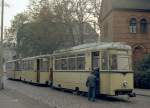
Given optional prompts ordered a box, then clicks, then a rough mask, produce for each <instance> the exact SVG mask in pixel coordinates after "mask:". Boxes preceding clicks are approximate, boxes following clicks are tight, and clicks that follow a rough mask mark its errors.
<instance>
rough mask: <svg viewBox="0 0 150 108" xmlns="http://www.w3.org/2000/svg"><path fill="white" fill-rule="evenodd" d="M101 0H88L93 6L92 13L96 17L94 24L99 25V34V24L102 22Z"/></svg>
mask: <svg viewBox="0 0 150 108" xmlns="http://www.w3.org/2000/svg"><path fill="white" fill-rule="evenodd" d="M101 1H102V0H90V3H91V6H92V8H93V11H92V14H93V16H94V18H95V19H96V26H98V27H99V35H100V34H101V33H100V31H101V24H102V15H101V14H102V9H101V4H102V3H101Z"/></svg>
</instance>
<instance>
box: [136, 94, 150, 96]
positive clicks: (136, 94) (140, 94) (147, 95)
mask: <svg viewBox="0 0 150 108" xmlns="http://www.w3.org/2000/svg"><path fill="white" fill-rule="evenodd" d="M136 95H139V96H145V97H150V95H145V94H139V93H136Z"/></svg>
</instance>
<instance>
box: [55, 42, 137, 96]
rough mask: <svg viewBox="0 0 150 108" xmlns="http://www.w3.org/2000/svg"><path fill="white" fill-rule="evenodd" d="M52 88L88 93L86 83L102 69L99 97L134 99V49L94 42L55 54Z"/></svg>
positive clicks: (118, 44) (126, 46)
mask: <svg viewBox="0 0 150 108" xmlns="http://www.w3.org/2000/svg"><path fill="white" fill-rule="evenodd" d="M53 58H54V59H53V64H54V65H53V69H54V70H53V86H55V87H59V88H67V89H72V90H76V91H82V92H87V91H88V90H87V87H86V80H87V77H88V76H89V74H90V72H91V71H92V69H94V68H99V70H100V71H99V75H97V78H99V83H98V84H97V86H98V89H97V90H96V91H97V92H98V94H104V95H111V96H114V95H129V96H135V95H134V93H133V92H132V91H133V70H132V62H131V60H132V50H131V47H130V46H128V45H124V44H121V43H92V44H87V45H80V46H76V47H73V48H70V49H66V50H59V51H55V52H54V57H53Z"/></svg>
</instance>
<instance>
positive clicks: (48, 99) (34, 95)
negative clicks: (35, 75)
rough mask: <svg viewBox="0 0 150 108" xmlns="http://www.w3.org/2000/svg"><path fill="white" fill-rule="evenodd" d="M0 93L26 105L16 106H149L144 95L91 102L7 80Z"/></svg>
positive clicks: (122, 107) (148, 100) (146, 107)
mask: <svg viewBox="0 0 150 108" xmlns="http://www.w3.org/2000/svg"><path fill="white" fill-rule="evenodd" d="M2 93H3V94H5V95H7V96H9V97H12V98H14V100H13V101H15V102H18V101H19V102H20V103H21V104H23V105H25V106H26V107H18V108H41V106H42V108H148V107H149V106H150V97H145V96H137V97H136V98H131V99H130V100H127V97H119V98H118V97H107V98H99V99H97V101H96V102H94V103H93V102H89V101H88V100H87V97H84V96H77V95H73V94H71V93H67V92H62V91H57V90H53V89H51V88H46V87H37V86H32V85H28V84H24V83H21V82H16V81H9V80H7V81H6V82H5V90H3V91H2ZM0 101H2V98H1V100H0ZM0 103H2V102H0ZM31 106H32V107H31ZM11 108H17V107H11Z"/></svg>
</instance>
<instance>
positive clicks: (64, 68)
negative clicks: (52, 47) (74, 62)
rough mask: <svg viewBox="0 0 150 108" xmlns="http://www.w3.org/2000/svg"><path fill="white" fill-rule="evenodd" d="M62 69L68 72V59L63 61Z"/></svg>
mask: <svg viewBox="0 0 150 108" xmlns="http://www.w3.org/2000/svg"><path fill="white" fill-rule="evenodd" d="M61 69H62V70H67V59H61Z"/></svg>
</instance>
